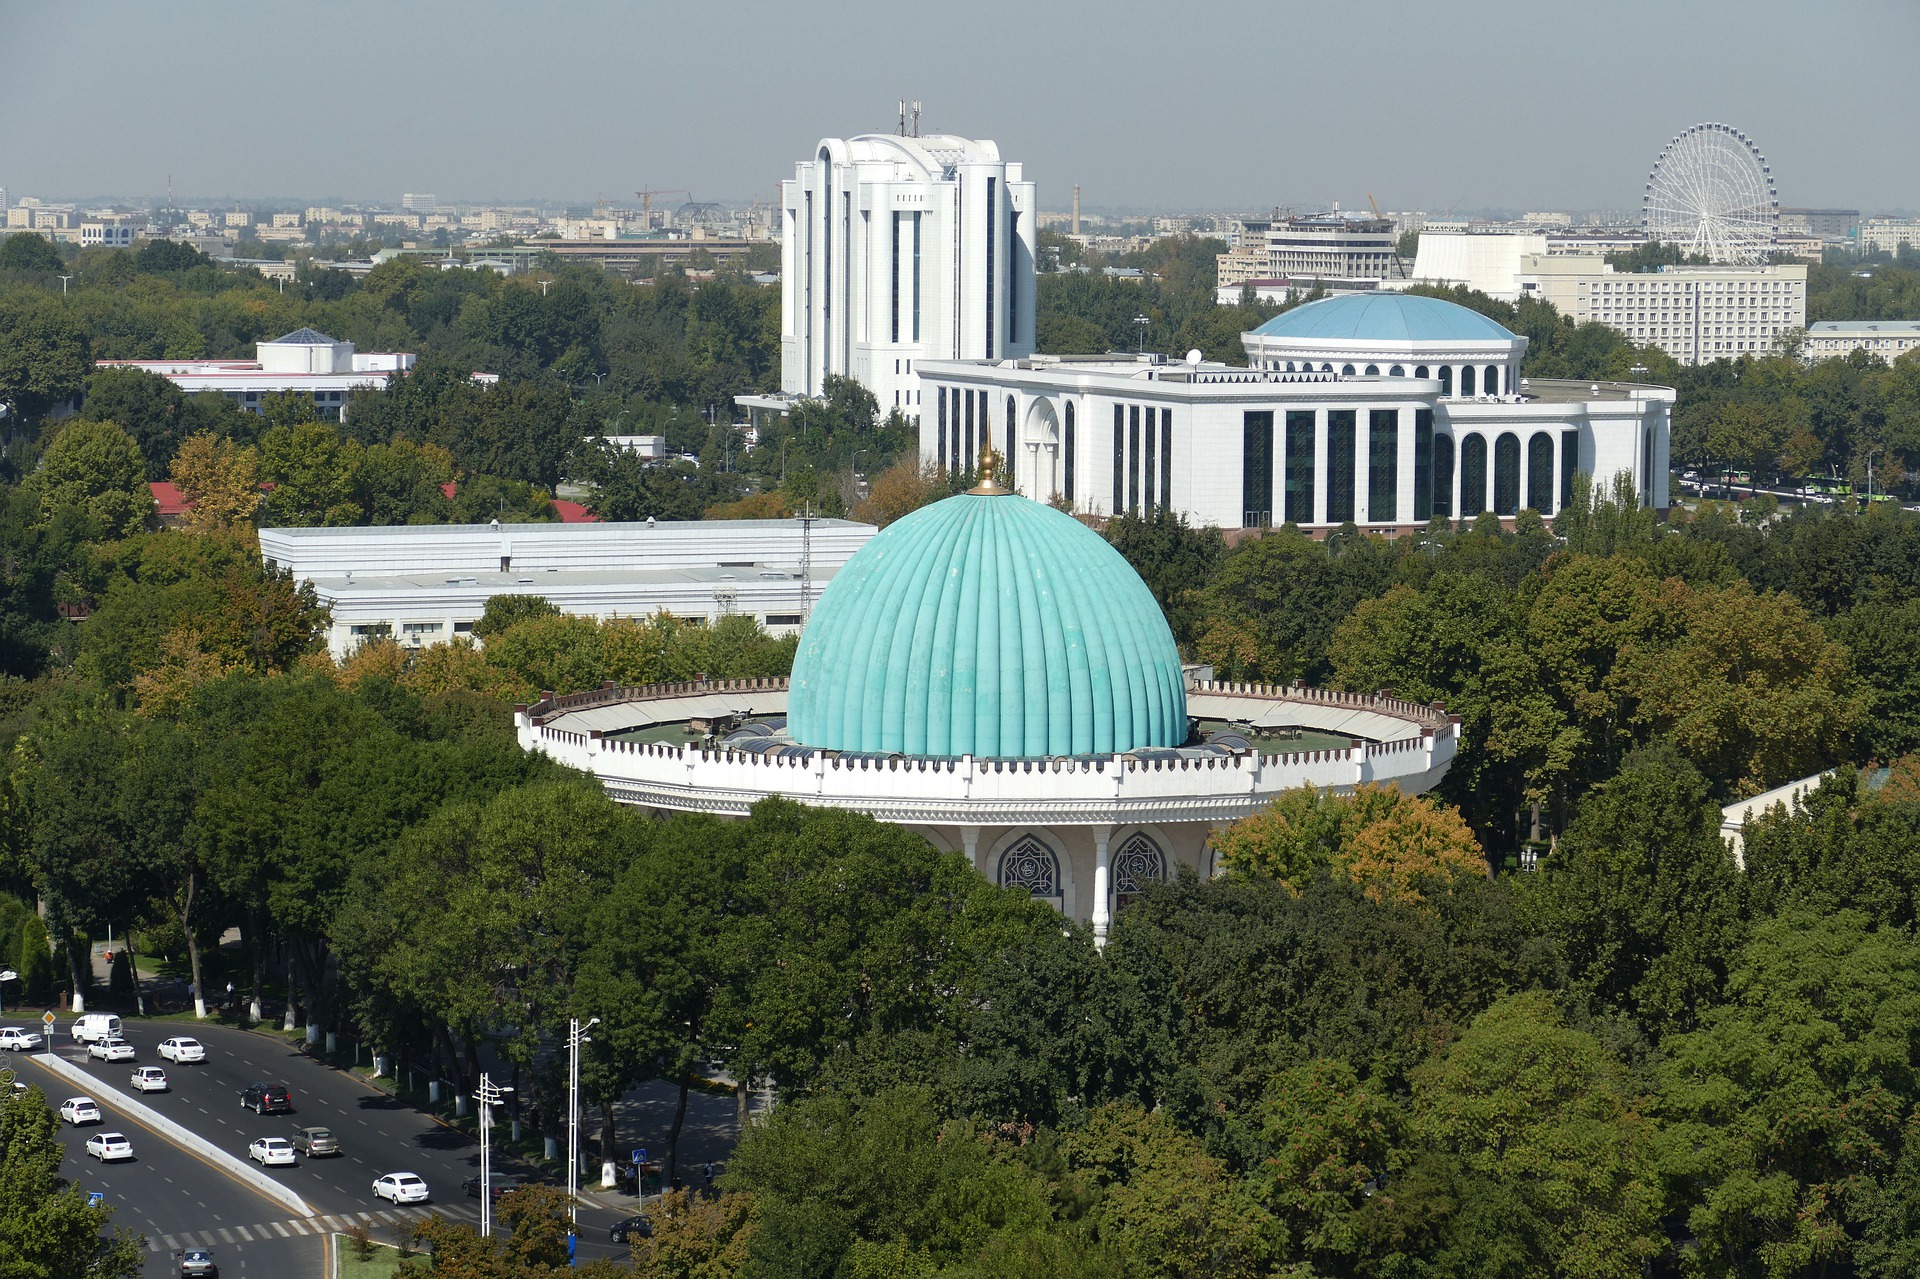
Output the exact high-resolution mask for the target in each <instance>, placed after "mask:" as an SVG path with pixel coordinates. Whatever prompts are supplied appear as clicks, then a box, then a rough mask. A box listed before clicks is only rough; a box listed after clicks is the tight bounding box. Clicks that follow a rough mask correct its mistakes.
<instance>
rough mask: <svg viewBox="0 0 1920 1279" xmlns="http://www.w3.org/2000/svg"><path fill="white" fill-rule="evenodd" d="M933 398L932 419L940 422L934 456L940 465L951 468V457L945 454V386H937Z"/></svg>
mask: <svg viewBox="0 0 1920 1279" xmlns="http://www.w3.org/2000/svg"><path fill="white" fill-rule="evenodd" d="M933 399H934V404H935V406H936V407H935V409H934V420H935V421H937V422H938V423H939V424H940V428H939V429H940V435H939V437H938V438H939V440H940V447H939V450H938V452H937V453H936V456H937V457H939V459H940V465H941V466H943V467H947V469H949V470H951V469H952V467H951V465H950V462H951V460H952V459H950V458H949V457H948V456H947V388H946V387H944V386H942V387H937V388H936V389H935V390H934V393H933Z"/></svg>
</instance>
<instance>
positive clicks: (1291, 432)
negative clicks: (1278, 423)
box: [1285, 409, 1314, 524]
mask: <svg viewBox="0 0 1920 1279" xmlns="http://www.w3.org/2000/svg"><path fill="white" fill-rule="evenodd" d="M1313 484H1314V475H1313V410H1311V409H1293V410H1290V411H1289V412H1288V413H1287V510H1286V516H1285V518H1286V520H1287V522H1288V523H1291V524H1311V523H1313Z"/></svg>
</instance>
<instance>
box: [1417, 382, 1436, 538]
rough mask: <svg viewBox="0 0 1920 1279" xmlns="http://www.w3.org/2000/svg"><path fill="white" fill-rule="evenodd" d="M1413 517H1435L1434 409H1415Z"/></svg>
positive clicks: (1428, 518)
mask: <svg viewBox="0 0 1920 1279" xmlns="http://www.w3.org/2000/svg"><path fill="white" fill-rule="evenodd" d="M1413 518H1414V520H1415V522H1416V523H1420V524H1425V523H1426V522H1427V521H1428V520H1430V519H1432V518H1433V410H1432V409H1415V410H1414V411H1413Z"/></svg>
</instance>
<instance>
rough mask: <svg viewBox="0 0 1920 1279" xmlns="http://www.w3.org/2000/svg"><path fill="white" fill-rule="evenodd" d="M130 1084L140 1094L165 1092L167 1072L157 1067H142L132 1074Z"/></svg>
mask: <svg viewBox="0 0 1920 1279" xmlns="http://www.w3.org/2000/svg"><path fill="white" fill-rule="evenodd" d="M130 1082H131V1083H132V1084H133V1086H134V1087H135V1088H138V1089H139V1090H140V1091H141V1092H165V1091H166V1090H167V1072H166V1071H164V1070H162V1069H160V1067H158V1066H142V1067H140V1068H139V1069H138V1070H136V1071H134V1072H133V1077H132V1079H131V1081H130Z"/></svg>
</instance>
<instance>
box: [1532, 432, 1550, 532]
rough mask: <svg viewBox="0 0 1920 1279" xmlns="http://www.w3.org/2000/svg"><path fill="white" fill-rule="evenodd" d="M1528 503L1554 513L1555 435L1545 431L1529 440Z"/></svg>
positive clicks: (1538, 508) (1546, 512)
mask: <svg viewBox="0 0 1920 1279" xmlns="http://www.w3.org/2000/svg"><path fill="white" fill-rule="evenodd" d="M1527 505H1528V506H1531V507H1532V508H1533V509H1534V510H1536V511H1538V512H1540V514H1542V515H1551V514H1553V437H1552V436H1551V435H1548V434H1547V433H1546V432H1545V431H1538V432H1535V434H1534V437H1533V438H1532V439H1530V440H1528V441H1527Z"/></svg>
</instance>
